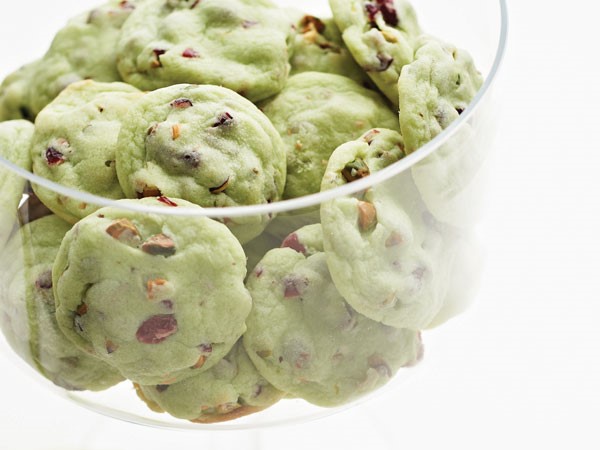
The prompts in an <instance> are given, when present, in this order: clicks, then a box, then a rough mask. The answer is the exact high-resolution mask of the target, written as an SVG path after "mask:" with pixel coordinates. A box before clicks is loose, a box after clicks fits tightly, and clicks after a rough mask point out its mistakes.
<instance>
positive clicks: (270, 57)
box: [118, 0, 292, 101]
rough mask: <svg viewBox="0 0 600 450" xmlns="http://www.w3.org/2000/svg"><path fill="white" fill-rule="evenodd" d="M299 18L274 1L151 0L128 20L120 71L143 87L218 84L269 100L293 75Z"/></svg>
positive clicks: (243, 93) (254, 98) (135, 83)
mask: <svg viewBox="0 0 600 450" xmlns="http://www.w3.org/2000/svg"><path fill="white" fill-rule="evenodd" d="M291 25H292V24H291V23H290V22H289V20H288V19H287V17H286V15H285V14H284V13H283V11H280V10H279V9H277V8H275V6H274V5H273V4H272V3H271V2H270V1H268V0H202V1H199V0H179V1H177V0H146V1H145V2H144V3H142V4H141V5H140V6H139V7H138V8H137V9H136V11H135V12H134V13H133V14H132V15H131V18H130V19H129V20H128V21H127V23H126V24H125V26H124V27H123V32H122V35H121V38H120V40H119V44H118V67H119V72H120V73H121V75H122V76H123V79H124V80H126V81H127V82H129V83H131V84H133V85H134V86H137V87H139V88H140V89H146V90H151V89H157V88H161V87H166V86H169V85H172V84H178V83H194V84H213V85H220V86H224V87H227V88H230V89H232V90H234V91H236V92H238V93H239V94H241V95H243V96H245V97H247V98H248V99H250V100H252V101H258V100H262V99H264V98H267V97H270V96H271V95H274V94H276V93H277V92H279V91H280V90H281V89H282V88H283V86H284V84H285V81H286V79H287V76H288V72H289V63H288V57H289V56H288V47H287V39H288V35H289V34H290V33H291Z"/></svg>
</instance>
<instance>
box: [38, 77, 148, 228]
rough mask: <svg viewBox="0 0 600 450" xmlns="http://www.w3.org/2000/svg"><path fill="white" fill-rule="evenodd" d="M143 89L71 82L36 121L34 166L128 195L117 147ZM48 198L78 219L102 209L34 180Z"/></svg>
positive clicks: (64, 181) (97, 191)
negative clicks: (120, 176)
mask: <svg viewBox="0 0 600 450" xmlns="http://www.w3.org/2000/svg"><path fill="white" fill-rule="evenodd" d="M141 95H142V93H141V92H140V91H138V90H137V89H136V88H134V87H133V86H130V85H128V84H125V83H116V82H115V83H98V82H95V81H92V80H85V81H79V82H77V83H73V84H71V85H70V86H68V87H67V88H66V89H65V90H64V91H62V92H61V93H60V95H59V96H58V97H57V98H56V99H55V100H54V101H53V102H52V103H50V104H49V105H48V106H47V107H46V108H44V110H43V111H42V112H40V114H38V116H37V119H36V122H35V133H34V135H33V142H32V145H31V157H32V159H33V172H34V173H35V174H36V175H40V176H42V177H44V178H46V179H48V180H51V181H54V182H56V183H59V184H61V185H63V186H65V187H69V188H72V189H74V190H78V191H84V192H89V193H90V194H94V195H97V196H100V197H105V198H110V199H120V198H124V197H125V194H124V193H123V190H122V189H121V186H120V185H119V180H118V179H117V171H116V162H115V161H116V155H115V147H116V145H117V140H118V137H119V131H120V129H121V122H122V121H123V120H125V119H126V118H127V111H128V109H129V106H130V104H131V102H133V101H134V100H135V99H137V98H138V97H140V96H141ZM33 188H34V191H35V193H36V195H37V196H38V197H39V198H40V200H42V202H43V203H44V204H45V205H46V206H47V207H48V208H50V209H51V210H52V211H54V212H55V214H57V215H58V216H60V217H62V218H63V219H64V220H66V221H68V222H71V223H75V222H77V221H78V220H80V219H82V218H84V217H85V216H87V215H89V214H91V213H92V212H94V211H95V210H96V209H98V207H97V206H95V205H89V204H87V203H83V202H81V201H79V200H76V199H72V198H69V197H66V196H63V195H61V194H58V193H56V192H54V191H51V190H49V189H45V188H43V187H41V186H37V185H34V186H33Z"/></svg>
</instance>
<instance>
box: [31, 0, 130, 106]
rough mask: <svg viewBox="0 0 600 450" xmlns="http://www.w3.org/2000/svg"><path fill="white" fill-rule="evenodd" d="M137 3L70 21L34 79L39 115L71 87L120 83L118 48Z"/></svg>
mask: <svg viewBox="0 0 600 450" xmlns="http://www.w3.org/2000/svg"><path fill="white" fill-rule="evenodd" d="M136 5H137V2H136V1H135V0H129V1H122V0H110V1H109V2H107V3H105V4H103V5H102V6H99V7H98V8H95V9H93V10H91V11H88V12H85V13H83V14H80V15H78V16H77V17H74V18H73V19H71V20H70V21H69V22H68V23H67V25H66V26H65V27H64V28H63V29H61V30H60V31H59V32H58V33H57V35H56V36H55V38H54V40H53V41H52V44H51V45H50V48H49V50H48V51H47V52H46V54H45V55H44V57H43V58H42V60H41V61H40V62H39V64H36V66H35V67H36V69H35V70H34V73H33V75H32V85H31V88H30V93H29V96H30V100H29V101H30V103H31V106H32V112H33V114H34V115H37V114H38V113H39V112H40V111H41V110H42V109H43V108H44V107H45V106H46V105H47V104H48V103H50V102H51V101H52V100H54V98H56V96H57V95H58V94H59V93H60V92H61V91H62V90H63V89H64V88H66V87H67V86H68V85H69V84H71V83H74V82H76V81H80V80H84V79H93V80H96V81H102V82H111V81H120V80H121V77H120V76H119V73H118V71H117V66H116V50H115V46H116V43H117V38H118V36H119V34H120V30H121V26H122V25H123V23H124V22H125V20H126V19H127V18H128V17H129V15H130V14H131V12H132V11H133V10H134V9H135V8H136Z"/></svg>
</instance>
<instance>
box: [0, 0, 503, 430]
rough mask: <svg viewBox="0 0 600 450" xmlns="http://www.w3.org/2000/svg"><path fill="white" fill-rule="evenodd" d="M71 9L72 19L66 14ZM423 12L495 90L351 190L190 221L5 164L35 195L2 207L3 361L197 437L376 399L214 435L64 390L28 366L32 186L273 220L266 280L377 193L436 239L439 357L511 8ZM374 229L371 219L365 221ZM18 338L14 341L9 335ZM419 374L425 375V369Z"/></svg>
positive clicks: (466, 271)
mask: <svg viewBox="0 0 600 450" xmlns="http://www.w3.org/2000/svg"><path fill="white" fill-rule="evenodd" d="M278 3H279V4H280V5H282V6H295V5H294V2H291V1H283V0H281V1H279V2H278ZM59 4H60V6H61V7H60V8H58V7H57V6H58V5H59ZM95 4H96V2H93V1H87V0H86V1H85V2H72V1H71V2H69V1H66V0H65V1H63V2H59V3H57V2H53V3H52V4H43V5H40V6H39V7H40V8H48V9H49V10H48V12H47V14H44V13H41V12H39V11H38V13H36V14H35V15H34V17H30V11H28V10H27V8H26V7H25V5H21V6H19V5H16V6H15V7H14V12H11V13H10V14H5V15H3V16H2V18H1V19H0V23H2V25H3V27H4V28H5V30H10V29H11V26H13V27H16V28H15V29H18V28H19V27H20V25H19V23H20V22H21V21H23V20H33V21H39V26H38V27H35V26H34V27H32V29H34V28H37V29H44V30H48V27H47V26H46V27H45V26H43V18H45V17H52V20H53V21H56V26H57V27H59V26H60V25H61V24H62V23H63V22H64V21H65V20H66V19H67V18H68V17H69V16H71V15H74V14H76V13H77V12H79V11H81V10H83V9H85V8H88V7H92V6H94V5H95ZM302 7H303V8H304V9H305V10H306V11H307V12H310V13H312V14H315V15H320V16H326V15H328V13H327V11H328V6H327V4H326V2H325V1H311V2H305V4H303V5H302ZM415 7H416V9H417V12H418V14H419V18H420V22H421V24H422V26H423V28H424V29H425V30H426V31H427V32H430V33H432V34H434V35H436V36H440V37H442V38H443V39H444V40H446V41H449V42H452V43H454V44H456V45H457V46H459V47H461V48H465V49H467V50H468V51H469V52H470V53H471V54H472V55H473V58H474V60H475V62H476V64H477V66H478V68H479V69H480V71H481V72H482V74H483V75H484V78H485V82H484V85H483V87H482V88H481V90H480V91H479V93H478V94H477V96H476V98H475V99H474V101H473V102H472V103H471V105H470V106H469V108H468V109H467V110H465V111H464V112H463V113H462V114H461V116H460V117H459V119H458V120H456V121H455V122H454V123H453V124H452V125H451V126H450V127H449V128H447V129H446V130H445V131H444V132H443V133H442V134H440V135H439V136H437V137H436V138H435V139H434V140H433V141H431V142H430V143H428V144H427V145H425V146H424V147H422V148H421V149H419V150H418V151H416V152H414V153H412V154H411V155H409V156H407V157H405V158H404V159H402V160H401V161H399V162H397V163H395V164H393V165H391V166H389V167H387V168H385V169H383V170H381V171H380V172H377V173H376V174H372V175H371V176H369V177H366V178H362V179H360V180H357V181H354V182H352V183H349V184H346V185H345V186H343V187H340V188H336V189H332V190H329V191H325V192H322V193H319V194H315V195H312V196H308V197H303V198H298V199H293V200H288V201H282V202H278V203H273V204H266V205H260V206H247V207H236V208H226V209H217V208H206V209H202V210H190V209H186V208H165V207H162V206H156V205H154V206H148V205H136V204H126V205H125V204H122V203H115V202H114V201H111V200H108V199H103V198H98V197H94V196H91V195H89V194H87V193H83V192H77V191H73V190H70V189H68V188H65V187H63V186H59V185H56V184H53V183H51V182H49V181H47V180H44V179H40V178H38V177H36V176H34V175H32V174H31V173H28V172H26V171H23V170H22V169H19V168H18V167H16V166H15V165H13V164H11V163H9V162H7V161H6V160H4V159H1V158H0V178H1V179H3V180H5V182H6V183H7V185H8V184H10V185H11V186H19V187H20V188H21V191H22V192H23V194H22V197H21V198H20V199H19V198H17V199H13V201H3V202H0V205H2V206H1V207H2V210H0V246H2V251H0V274H2V276H0V301H1V302H2V308H1V309H2V313H3V314H4V316H3V318H2V320H3V321H4V322H3V328H4V330H5V334H7V337H6V339H5V338H3V337H2V336H0V353H1V356H2V358H3V359H7V360H11V361H13V362H15V363H16V364H20V365H21V366H22V367H23V371H25V372H27V373H28V374H29V375H30V376H31V377H32V381H34V380H35V381H36V382H40V383H44V384H46V385H47V386H48V388H50V389H54V390H55V391H56V392H57V393H58V394H59V395H62V396H64V397H67V398H69V399H71V400H73V401H75V402H77V403H79V404H81V405H82V406H84V407H87V408H90V409H92V410H95V411H97V412H99V413H102V414H107V415H109V416H113V417H117V418H120V419H123V420H127V421H131V422H136V423H142V424H147V425H153V426H161V427H171V428H185V429H197V428H215V429H243V428H256V427H265V426H271V425H276V424H282V423H293V422H301V421H305V420H309V419H314V418H318V417H322V416H326V415H328V414H332V413H334V412H336V411H339V410H340V409H343V408H346V407H349V406H351V405H355V404H357V403H360V402H362V401H364V400H365V399H368V395H367V396H364V397H360V398H359V399H356V400H353V401H351V402H349V403H347V404H344V405H340V406H337V407H334V408H324V407H318V406H314V405H311V404H309V403H307V402H305V401H303V400H299V399H292V398H286V399H283V400H281V401H280V402H279V403H277V404H276V405H274V406H272V407H271V408H269V409H267V410H265V411H263V412H260V413H257V414H253V415H250V416H248V417H244V418H240V419H237V420H235V421H233V422H224V423H221V424H211V425H202V424H194V423H190V422H187V421H183V420H179V419H175V418H172V417H170V416H168V415H166V414H157V413H154V412H152V411H150V410H149V409H148V408H147V407H146V405H144V404H143V403H142V402H141V401H140V400H139V399H138V398H137V396H136V395H135V391H134V388H133V386H132V384H131V383H130V382H128V381H124V382H122V383H121V384H119V385H117V386H116V387H113V388H111V389H108V390H106V391H104V392H99V393H92V392H79V391H72V390H66V389H62V388H59V387H56V386H54V385H53V384H52V383H50V382H49V381H48V380H46V379H45V378H43V377H42V376H40V375H39V374H38V373H37V372H36V371H35V370H33V369H32V368H31V367H30V365H28V364H25V363H24V362H23V360H25V361H27V362H28V363H30V364H32V361H31V359H32V355H31V348H32V347H31V345H30V344H29V343H28V341H27V338H25V339H22V338H23V337H24V336H25V337H27V336H30V335H31V334H32V333H34V330H32V329H31V326H30V323H31V321H30V320H29V319H28V318H27V317H28V315H31V314H32V312H31V310H28V309H27V308H26V307H25V306H24V304H19V303H18V301H16V300H15V299H17V300H18V299H19V298H24V296H25V292H26V291H27V289H29V288H30V286H29V284H31V282H30V281H26V280H27V274H26V270H24V268H25V264H26V261H27V260H28V256H27V255H28V254H30V253H31V248H30V246H31V242H32V239H30V238H31V236H30V237H29V238H27V237H24V234H23V233H22V232H21V231H20V228H21V227H22V226H23V225H24V224H26V223H28V222H31V221H34V220H36V219H38V218H40V217H43V216H45V215H47V214H48V211H47V210H46V209H45V208H44V207H43V205H40V204H39V201H38V200H37V199H36V198H35V196H33V195H31V194H32V191H31V184H35V185H39V186H43V187H45V188H46V189H48V190H50V191H53V192H55V193H56V195H57V196H61V197H62V198H63V199H65V200H67V199H68V200H73V201H75V202H81V203H85V204H88V205H97V206H98V207H105V206H111V207H113V208H115V209H116V210H122V211H123V213H122V214H123V216H127V215H130V214H131V211H135V214H137V215H138V216H139V217H141V218H143V217H149V216H151V215H154V216H160V217H162V218H164V220H165V221H166V222H168V221H169V220H172V219H173V218H177V220H186V218H187V220H189V222H190V224H191V223H195V221H197V220H198V219H197V218H198V217H209V218H213V219H215V220H217V221H221V222H230V221H233V222H240V223H247V222H254V221H263V220H264V219H265V218H267V220H271V222H270V224H269V226H268V227H267V229H266V230H265V231H264V232H263V233H262V234H261V235H260V236H259V237H258V238H256V239H255V240H253V241H251V242H250V243H247V244H244V251H245V252H246V257H247V258H248V274H249V276H252V275H253V274H256V272H255V271H254V270H255V265H256V264H257V263H258V262H259V260H260V259H261V258H262V256H263V255H264V254H265V253H266V252H267V251H268V250H269V249H271V248H276V247H279V246H280V245H281V241H282V240H283V239H284V238H285V237H286V236H287V235H288V234H289V233H292V232H294V231H296V230H297V229H298V228H300V227H302V226H304V225H307V224H314V223H319V222H320V220H321V218H320V212H321V211H322V208H329V207H331V206H332V205H335V204H337V203H340V202H345V201H347V202H360V201H361V200H363V199H364V198H365V195H367V196H368V195H370V194H369V193H376V194H377V195H379V194H378V193H382V194H381V195H382V196H383V200H382V202H381V203H380V204H381V205H382V206H381V207H382V208H384V210H381V211H380V213H381V215H382V216H383V215H392V216H393V215H394V212H397V213H398V214H405V213H407V214H408V217H409V218H410V224H411V227H412V232H413V233H415V234H418V235H424V236H428V237H427V238H426V239H425V238H424V242H425V241H426V242H427V244H423V245H421V249H420V250H419V251H421V252H423V253H424V255H425V256H426V259H427V261H428V265H427V267H421V268H419V269H418V270H415V271H413V273H414V274H415V275H414V276H415V277H416V279H417V280H416V281H418V282H423V283H431V284H433V285H435V290H436V294H435V295H436V296H437V297H438V298H439V299H440V301H441V302H442V303H443V306H441V307H440V308H439V313H437V314H436V315H435V317H434V318H433V320H432V321H430V323H429V324H428V326H426V327H423V328H424V329H423V330H422V332H421V337H422V340H423V343H424V346H425V356H424V357H425V358H427V335H428V331H427V329H429V328H432V327H442V328H441V329H443V324H444V322H445V321H447V320H449V319H450V318H451V317H453V316H454V315H457V314H459V313H460V312H461V311H463V310H464V309H465V308H466V307H467V306H468V304H469V303H470V302H471V301H472V299H473V298H474V296H475V294H476V288H477V284H478V281H479V275H478V271H479V270H480V268H481V244H480V243H479V242H478V241H477V239H476V237H475V229H476V226H477V223H478V222H479V220H480V217H481V211H482V206H483V205H484V203H485V196H484V192H485V189H484V188H485V182H486V172H487V170H488V169H489V160H490V158H489V157H490V150H491V149H492V147H493V132H494V127H495V121H494V120H495V116H494V105H493V98H492V94H491V87H492V84H493V82H494V79H495V77H496V74H497V69H498V65H499V63H500V61H501V58H502V55H503V52H504V45H505V39H506V21H507V17H506V5H505V3H504V1H496V0H486V1H481V0H458V1H455V2H451V3H448V2H440V1H434V0H423V1H420V2H418V4H415ZM71 13H72V14H71ZM7 32H8V31H7ZM50 38H51V34H49V35H48V36H47V37H46V38H45V40H44V38H39V39H38V38H36V39H34V38H31V39H29V40H27V41H26V42H24V43H23V48H22V49H21V48H19V47H18V46H17V45H15V46H13V47H11V49H10V54H9V55H8V56H7V57H6V58H5V59H4V60H3V61H4V62H3V63H2V65H1V66H0V75H2V76H5V75H7V74H8V73H9V72H11V71H12V70H14V69H15V68H16V67H18V66H19V65H20V64H24V63H26V62H28V59H31V58H28V59H25V58H27V55H31V54H35V52H36V51H40V52H43V50H44V48H43V43H44V42H48V41H49V39H50ZM40 41H42V44H40ZM8 200H11V199H8ZM362 213H364V211H363V212H362ZM363 219H364V218H363ZM363 219H361V218H359V220H363ZM142 220H143V219H142ZM364 220H368V219H364ZM326 232H327V233H329V234H330V235H331V236H330V237H331V239H330V241H333V240H335V239H333V238H334V237H335V236H334V235H335V234H336V229H335V226H332V225H331V224H329V225H328V228H327V230H326ZM34 237H35V236H34ZM33 241H35V239H34V240H33ZM373 255H374V256H375V260H374V261H375V263H376V264H375V265H377V264H379V263H381V264H383V263H384V260H385V258H387V256H383V255H381V256H380V257H378V256H377V253H376V252H374V253H373ZM106 257H107V258H110V257H111V255H109V254H107V255H106ZM349 258H351V257H349ZM399 258H400V256H399ZM389 262H390V261H388V263H389ZM402 263H403V261H400V262H399V263H398V264H402ZM351 266H352V265H351ZM373 270H374V271H376V270H378V268H377V267H374V269H373ZM24 274H25V275H24ZM372 275H373V274H370V273H366V274H365V273H363V272H361V274H360V276H363V277H369V276H372ZM357 276H358V275H357ZM350 278H351V277H350ZM28 283H29V284H28ZM7 329H9V330H10V331H8V332H7V331H6V330H7ZM35 332H36V333H40V332H39V330H38V331H35ZM41 335H42V336H43V334H41ZM19 337H20V338H21V339H19ZM7 341H8V342H10V345H9V344H8V342H7ZM349 344H350V343H349ZM11 347H12V348H11ZM15 350H16V353H19V354H20V356H21V359H19V358H18V357H17V355H16V353H15ZM33 365H35V363H33ZM408 365H410V364H408ZM415 367H417V368H418V364H417V365H416V366H415ZM414 370H416V369H415V368H412V367H404V368H400V369H399V371H398V373H397V374H396V375H395V376H393V377H392V379H391V380H390V381H389V383H387V384H386V386H385V387H383V388H381V389H379V390H376V391H374V393H373V394H371V395H377V394H380V393H382V392H385V393H387V395H394V389H395V388H397V387H399V389H402V387H401V385H402V381H403V380H404V379H405V378H406V377H407V376H409V375H410V374H411V373H412V372H413V371H414Z"/></svg>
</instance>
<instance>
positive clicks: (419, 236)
mask: <svg viewBox="0 0 600 450" xmlns="http://www.w3.org/2000/svg"><path fill="white" fill-rule="evenodd" d="M403 156H404V142H403V139H402V136H401V135H400V134H399V133H397V132H395V131H392V130H384V129H374V130H371V131H369V132H367V133H365V135H363V136H362V137H361V138H360V139H358V140H356V141H353V142H348V143H346V144H344V145H342V146H340V147H338V148H337V149H336V151H335V152H334V153H333V155H332V156H331V158H330V160H329V165H328V166H327V171H326V174H325V176H324V177H323V186H322V187H323V190H325V189H331V188H333V187H336V186H340V185H343V184H346V183H350V182H352V181H354V180H357V179H359V178H362V177H365V176H368V175H370V174H372V173H374V172H376V171H378V170H381V169H383V168H385V167H387V166H389V165H390V164H392V163H394V162H396V161H398V160H399V159H401V158H402V157H403ZM407 178H408V177H407V176H406V174H404V175H402V174H401V175H398V176H396V177H395V178H394V179H392V180H389V181H386V182H382V183H380V184H378V185H377V186H374V187H371V188H369V189H368V190H367V191H366V192H361V193H359V194H358V195H355V196H348V197H341V198H336V199H333V200H331V201H327V202H324V203H323V204H322V205H321V222H322V226H323V244H324V247H325V253H326V255H327V263H328V266H329V269H330V271H331V277H332V279H333V281H334V282H335V285H336V287H337V288H338V290H339V292H340V294H341V295H342V296H343V297H344V298H345V299H346V301H347V302H348V303H349V304H350V305H352V307H353V308H354V309H356V310H357V311H358V312H360V313H361V314H364V315H365V316H367V317H369V318H371V319H373V320H376V321H379V322H382V323H384V324H386V325H390V326H394V327H398V328H411V329H415V330H418V329H422V328H424V327H426V326H427V325H428V324H429V323H430V322H431V320H432V319H433V318H434V317H435V315H436V314H437V313H438V311H439V310H440V308H441V307H442V303H443V292H441V291H442V289H443V282H442V281H443V280H444V274H445V272H444V271H443V270H441V269H440V268H439V267H438V255H439V252H440V250H441V243H442V238H441V236H440V234H439V232H437V230H436V229H435V228H433V227H431V226H429V225H428V223H427V222H426V216H425V215H424V213H426V208H425V207H424V206H423V205H422V202H420V201H419V200H418V199H419V194H418V192H417V191H416V189H415V188H414V186H413V185H412V180H410V179H407Z"/></svg>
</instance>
